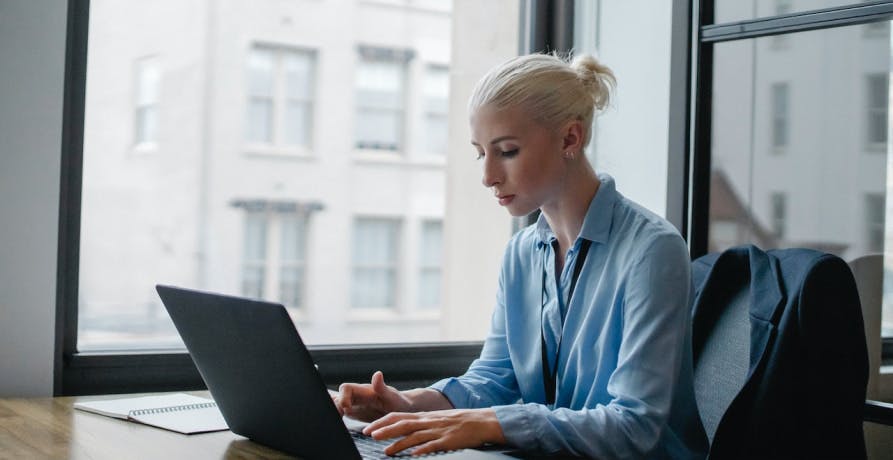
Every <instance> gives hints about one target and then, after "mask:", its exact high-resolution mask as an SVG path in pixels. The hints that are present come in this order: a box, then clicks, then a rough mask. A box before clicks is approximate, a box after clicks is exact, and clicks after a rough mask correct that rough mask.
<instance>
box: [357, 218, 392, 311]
mask: <svg viewBox="0 0 893 460" xmlns="http://www.w3.org/2000/svg"><path fill="white" fill-rule="evenodd" d="M399 241H400V220H399V219H390V218H366V217H360V218H356V219H355V220H354V232H353V280H352V281H353V284H352V291H351V296H352V298H351V305H352V306H353V307H355V308H396V306H397V295H396V293H397V263H398V244H399Z"/></svg>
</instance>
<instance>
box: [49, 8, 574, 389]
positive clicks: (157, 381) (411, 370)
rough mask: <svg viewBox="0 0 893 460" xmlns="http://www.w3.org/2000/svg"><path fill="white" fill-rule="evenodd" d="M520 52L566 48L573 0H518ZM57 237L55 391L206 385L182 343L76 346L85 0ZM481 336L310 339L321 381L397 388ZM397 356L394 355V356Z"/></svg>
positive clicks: (435, 370) (462, 362) (415, 381)
mask: <svg viewBox="0 0 893 460" xmlns="http://www.w3.org/2000/svg"><path fill="white" fill-rule="evenodd" d="M519 1H520V2H521V14H520V19H519V28H520V32H521V33H520V34H519V35H520V37H521V39H520V40H519V44H518V48H519V52H520V53H528V52H532V51H542V50H547V51H548V50H558V51H567V50H569V49H570V46H571V42H572V40H571V37H573V22H572V21H573V0H519ZM67 3H68V12H67V31H66V45H65V47H66V52H65V74H64V96H63V97H64V101H63V127H62V146H61V156H62V168H61V175H60V196H59V240H58V246H57V271H56V329H55V351H54V355H55V356H54V372H53V375H54V381H53V394H54V395H55V396H70V395H88V394H111V393H137V392H152V391H173V390H198V389H204V388H205V385H204V382H203V381H202V379H201V376H200V375H199V373H198V371H197V370H196V368H195V366H194V365H193V363H192V359H191V358H190V357H189V355H188V353H186V351H185V350H183V351H178V350H140V351H138V352H111V351H110V352H80V351H78V349H77V333H78V270H79V254H80V223H81V186H82V174H83V145H84V109H85V93H86V70H87V44H88V39H89V37H88V30H89V19H90V18H89V16H90V15H89V11H90V0H68V2H67ZM482 346H483V342H480V341H473V342H445V343H406V344H375V345H330V346H310V347H308V348H309V349H310V353H311V355H312V356H313V358H314V360H315V361H316V363H317V365H318V366H319V368H320V373H321V374H322V376H323V378H324V380H325V382H326V384H328V385H331V386H334V385H337V384H338V383H340V382H344V381H365V380H367V379H368V378H369V376H371V374H372V373H373V372H374V371H376V370H382V371H383V372H384V373H385V374H386V375H387V376H388V380H389V383H390V384H392V385H394V386H396V387H398V388H410V387H415V386H420V385H426V384H429V383H431V382H433V381H436V380H437V379H440V378H443V377H447V376H452V375H460V374H462V373H464V372H465V370H466V369H467V368H468V365H469V364H470V363H471V361H472V360H474V359H475V358H477V357H478V356H479V355H480V351H481V348H482ZM395 358H399V359H395Z"/></svg>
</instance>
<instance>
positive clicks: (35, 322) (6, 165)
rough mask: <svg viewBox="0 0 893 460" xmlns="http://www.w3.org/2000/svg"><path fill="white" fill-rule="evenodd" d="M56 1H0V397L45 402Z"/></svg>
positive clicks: (57, 126) (55, 148) (57, 93)
mask: <svg viewBox="0 0 893 460" xmlns="http://www.w3.org/2000/svg"><path fill="white" fill-rule="evenodd" d="M66 7H67V5H66V2H65V1H64V0H29V1H21V0H0V63H2V64H0V65H2V67H0V81H2V82H3V84H2V85H0V216H2V222H0V396H38V395H43V396H46V395H51V394H52V392H53V346H54V336H55V334H54V329H55V299H56V246H57V233H58V212H59V211H58V204H59V170H60V169H59V168H60V145H61V134H62V95H63V92H62V85H63V72H64V63H65V25H66Z"/></svg>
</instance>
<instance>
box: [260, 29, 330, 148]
mask: <svg viewBox="0 0 893 460" xmlns="http://www.w3.org/2000/svg"><path fill="white" fill-rule="evenodd" d="M315 62H316V56H315V54H314V53H313V52H311V51H303V50H295V49H290V48H282V47H268V46H255V47H253V48H252V49H251V50H250V51H249V53H248V77H247V83H248V85H247V92H248V103H247V120H246V124H245V138H246V140H247V141H248V142H251V143H257V144H273V145H280V146H288V147H295V146H299V147H305V148H309V147H310V145H311V142H312V130H313V94H314V92H315V91H314V86H315V82H314V73H315V67H316V63H315Z"/></svg>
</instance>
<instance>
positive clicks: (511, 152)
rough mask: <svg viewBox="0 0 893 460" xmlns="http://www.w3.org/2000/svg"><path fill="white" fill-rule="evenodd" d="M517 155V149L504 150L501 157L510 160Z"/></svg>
mask: <svg viewBox="0 0 893 460" xmlns="http://www.w3.org/2000/svg"><path fill="white" fill-rule="evenodd" d="M517 154H518V149H512V150H506V151H505V152H502V156H504V157H506V158H511V157H513V156H515V155H517Z"/></svg>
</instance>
